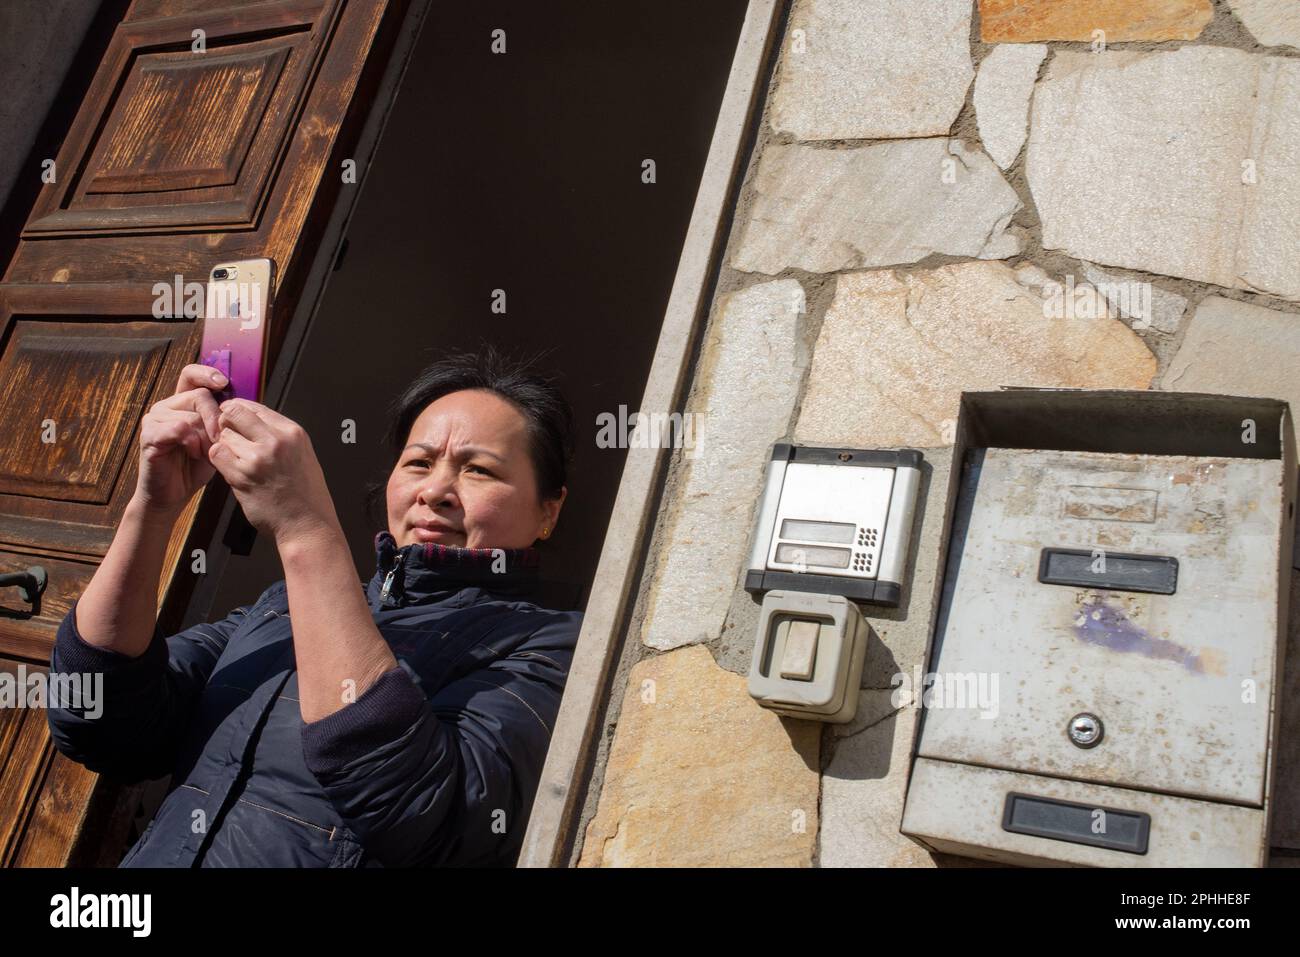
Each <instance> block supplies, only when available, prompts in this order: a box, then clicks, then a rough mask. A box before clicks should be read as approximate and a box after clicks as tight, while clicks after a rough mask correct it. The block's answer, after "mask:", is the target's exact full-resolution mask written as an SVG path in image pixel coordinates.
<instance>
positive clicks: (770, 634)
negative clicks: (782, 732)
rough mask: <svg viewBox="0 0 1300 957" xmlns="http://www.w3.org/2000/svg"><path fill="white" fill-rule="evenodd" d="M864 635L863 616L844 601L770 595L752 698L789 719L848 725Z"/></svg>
mask: <svg viewBox="0 0 1300 957" xmlns="http://www.w3.org/2000/svg"><path fill="white" fill-rule="evenodd" d="M867 634H868V628H867V623H866V621H865V619H863V617H862V612H860V611H859V610H858V607H857V606H856V605H855V604H854V603H853V602H851V601H849V600H848V599H847V598H844V597H842V596H840V595H818V594H810V593H808V592H795V591H779V590H777V591H769V592H768V593H767V594H766V595H764V596H763V607H762V609H761V611H760V612H759V617H758V634H757V638H756V640H755V642H754V654H753V657H752V658H751V659H750V666H749V693H750V695H752V696H753V697H754V699H755V700H757V701H758V702H759V704H761V705H763V706H764V707H766V708H771V709H772V710H773V711H775V712H777V713H778V714H783V715H786V716H787V717H791V718H805V719H809V720H812V721H827V722H831V723H833V724H840V723H843V722H846V721H852V720H853V716H854V715H855V714H856V713H857V708H858V686H859V685H860V684H861V683H862V666H863V662H864V661H865V660H866V648H867Z"/></svg>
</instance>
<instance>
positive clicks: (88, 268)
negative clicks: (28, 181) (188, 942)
mask: <svg viewBox="0 0 1300 957" xmlns="http://www.w3.org/2000/svg"><path fill="white" fill-rule="evenodd" d="M406 6H407V3H406V0H271V2H251V0H242V2H241V0H134V2H133V3H132V4H131V6H130V7H129V8H128V10H127V12H126V14H125V16H124V18H123V21H122V23H121V24H119V25H118V26H117V28H116V31H115V33H114V35H113V37H112V40H111V41H110V43H109V44H108V47H107V50H106V52H105V54H104V57H103V59H102V61H101V63H100V65H99V68H98V71H97V72H96V74H95V78H94V81H93V82H92V83H91V85H90V88H89V91H88V93H87V94H86V96H85V98H84V100H83V101H82V103H81V104H80V108H79V110H78V112H77V115H76V119H75V120H74V122H73V124H72V127H71V129H70V131H69V133H68V135H67V137H66V139H65V140H64V142H63V145H62V147H61V148H60V150H59V153H58V155H57V157H56V158H55V166H54V176H53V182H49V183H47V184H45V185H44V186H43V187H42V191H41V193H40V195H39V196H38V198H37V200H36V202H35V205H34V207H33V209H32V211H31V214H30V216H29V217H28V218H27V221H26V225H25V226H24V227H23V229H22V233H21V235H20V237H19V241H18V243H17V245H16V247H15V250H14V254H13V257H12V259H11V261H10V262H9V263H8V265H7V268H5V269H4V272H3V280H2V281H0V574H2V573H7V572H21V571H26V570H27V569H28V567H29V566H40V567H41V568H43V569H44V570H45V572H46V573H47V576H48V585H47V586H46V590H45V592H44V594H43V595H42V596H41V599H40V601H39V603H38V605H37V606H35V607H32V606H28V605H27V603H26V602H24V601H23V600H22V599H21V597H20V595H19V592H18V589H16V588H12V587H8V588H0V670H3V671H9V672H15V671H16V670H17V669H19V668H20V667H21V668H25V669H26V671H27V672H28V673H30V672H31V671H33V670H35V669H40V668H43V667H45V666H47V665H48V662H49V654H50V648H51V644H52V641H53V636H54V632H55V629H56V628H57V626H58V623H59V622H60V620H61V619H62V618H63V617H64V615H65V614H66V613H67V611H68V609H69V607H70V606H71V604H72V602H73V600H74V599H75V598H76V597H77V596H78V595H79V594H80V593H81V591H82V589H83V588H84V587H85V585H86V583H87V582H88V581H89V580H90V577H91V575H93V574H94V571H95V568H96V567H97V564H98V562H99V561H100V560H101V559H102V558H103V556H104V553H105V552H106V551H107V549H108V546H109V543H110V542H111V541H112V538H113V534H114V530H115V528H116V527H117V524H118V522H119V521H120V518H121V515H122V512H123V509H124V507H125V505H126V503H127V501H128V500H129V499H130V497H131V494H132V493H133V491H134V489H135V483H136V477H137V465H138V455H139V424H140V419H141V417H142V416H143V415H144V413H145V412H146V410H147V409H148V408H149V407H150V406H151V405H152V404H153V403H154V402H157V401H158V400H159V399H162V398H164V397H166V396H168V395H170V394H171V393H172V392H173V391H174V389H175V385H176V379H177V376H178V375H179V373H180V370H181V368H182V367H183V366H184V365H185V364H186V363H189V362H193V361H196V360H197V358H198V352H199V342H200V337H201V331H202V330H201V319H199V318H197V317H196V316H194V315H193V314H187V313H186V311H185V310H184V309H183V308H182V306H183V303H184V296H182V298H181V301H180V302H176V301H172V302H171V303H170V311H169V309H168V302H167V300H166V299H165V298H164V297H161V296H160V292H161V285H160V284H162V285H169V286H172V287H173V288H176V284H177V283H178V282H179V283H180V289H181V290H182V292H184V290H185V288H186V286H185V284H187V283H199V284H202V283H203V282H204V281H205V280H206V278H207V274H208V270H209V269H210V268H211V266H212V265H213V264H214V263H216V262H220V261H227V260H235V259H245V258H258V257H268V258H270V259H272V260H273V261H274V262H275V265H276V270H277V274H278V276H277V281H276V286H277V290H276V294H275V300H274V304H273V306H272V308H271V310H270V311H269V314H268V322H269V327H268V335H269V337H270V362H271V363H272V368H275V366H276V364H277V363H283V362H287V361H289V360H291V359H292V356H289V355H287V354H282V353H285V352H286V350H285V343H286V333H287V331H288V330H289V328H290V326H291V324H292V323H293V322H294V321H296V320H295V318H294V317H295V312H296V310H298V309H299V307H300V306H303V307H304V308H305V305H306V302H307V300H308V299H309V298H310V297H311V293H310V288H311V287H310V283H308V280H307V277H308V272H309V267H311V266H312V263H313V261H314V257H315V253H316V249H317V247H318V245H319V244H320V242H321V238H322V233H323V232H324V227H325V224H326V222H327V221H329V220H330V218H331V213H332V212H333V211H334V210H335V207H336V206H341V205H343V204H344V203H346V202H347V201H348V198H349V197H348V194H347V193H345V192H344V191H345V190H355V189H356V188H357V187H356V185H354V183H355V180H353V181H352V182H348V177H346V176H345V175H344V169H345V161H347V160H349V159H352V157H351V154H350V150H352V149H353V148H355V147H356V145H357V142H358V138H359V134H360V131H361V129H362V125H363V124H364V123H365V120H366V115H367V112H368V110H369V107H370V100H371V98H372V97H373V94H374V91H375V89H376V87H377V82H378V81H377V78H378V76H379V75H380V74H381V73H383V72H384V70H385V61H386V59H387V57H388V56H389V55H390V54H391V52H392V50H393V49H394V41H395V40H396V37H397V32H398V29H399V27H400V25H401V24H402V21H403V14H404V12H405V8H406ZM199 41H201V42H199ZM358 165H360V164H358ZM31 174H32V175H38V172H32V173H31ZM358 178H359V176H358ZM317 271H319V267H318V269H317ZM314 274H315V273H313V275H314ZM305 287H306V288H307V289H308V293H307V294H304V288H305ZM160 316H161V317H160ZM296 341H297V339H290V342H296ZM290 348H293V347H292V346H290ZM268 378H269V376H268ZM228 495H229V489H228V488H227V487H226V486H225V485H224V484H223V483H222V482H221V480H220V477H219V476H218V477H217V478H216V479H214V480H213V481H212V482H211V483H209V485H208V486H207V487H206V488H205V489H203V490H201V491H200V492H199V493H198V494H196V495H195V497H194V499H193V500H192V501H191V502H190V503H189V506H188V507H187V509H186V511H185V513H184V515H183V516H182V518H181V519H180V520H179V521H178V523H177V525H176V527H175V529H174V530H173V534H172V538H171V542H170V546H169V550H168V558H167V562H166V565H165V568H164V572H163V576H162V581H161V582H160V583H159V591H158V607H159V614H160V620H161V621H162V624H163V626H164V628H166V629H168V632H169V633H170V632H171V631H174V630H178V628H179V619H180V616H181V615H182V614H183V613H184V608H185V606H186V602H187V601H188V598H189V596H190V594H191V592H192V590H193V588H194V586H195V580H196V576H195V575H194V574H193V573H192V572H191V570H190V569H191V561H190V560H189V556H190V555H191V550H192V549H195V548H208V547H209V546H210V544H211V541H212V537H213V535H214V531H215V526H216V523H217V519H218V518H219V516H220V513H221V509H222V507H223V506H224V504H225V499H226V496H228ZM223 613H224V611H223ZM130 797H131V794H130V792H129V791H126V790H124V789H123V788H121V787H120V785H118V784H116V783H114V782H112V781H110V780H107V779H100V777H99V776H98V775H95V774H92V773H91V772H89V771H87V770H85V769H84V768H82V767H80V766H79V765H76V764H74V763H73V762H71V761H68V760H67V759H65V758H64V757H63V756H62V755H60V754H58V753H57V752H55V751H54V750H53V748H52V746H51V744H50V740H49V734H48V726H47V724H46V717H45V713H44V711H42V710H34V709H6V708H0V863H3V864H5V865H9V866H14V865H18V866H28V865H43V866H59V865H65V864H68V863H86V864H97V863H98V864H109V865H112V864H116V862H117V860H118V859H119V858H120V856H121V854H122V853H123V852H124V850H125V844H124V841H125V837H126V825H127V823H128V822H127V820H126V816H125V814H124V813H123V811H124V808H125V807H126V806H127V803H128V801H129V799H130Z"/></svg>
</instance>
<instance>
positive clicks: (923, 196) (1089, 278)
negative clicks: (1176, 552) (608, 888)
mask: <svg viewBox="0 0 1300 957" xmlns="http://www.w3.org/2000/svg"><path fill="white" fill-rule="evenodd" d="M1298 48H1300V2H1297V0H1220V2H1213V3H1212V2H1211V0H1014V2H1013V0H978V2H977V3H976V2H973V0H795V2H794V3H793V5H792V9H791V11H790V14H789V20H788V22H787V23H786V24H785V31H784V34H783V36H782V37H781V38H780V55H779V58H778V62H777V64H776V72H775V75H774V77H773V78H772V81H771V84H770V86H769V88H768V91H767V92H768V95H767V101H766V104H765V108H764V112H763V116H762V129H761V132H760V133H759V136H758V140H757V143H756V147H755V150H754V153H753V156H752V157H751V158H750V164H749V168H748V171H747V174H746V180H745V185H744V187H743V190H742V193H741V196H740V201H739V205H738V208H737V210H736V216H735V220H734V226H733V229H732V232H731V235H730V237H729V240H728V245H727V248H726V251H725V259H724V267H723V270H722V274H721V277H720V280H719V285H718V293H717V295H716V298H715V301H714V303H713V307H712V310H711V314H710V318H709V325H708V328H707V331H706V335H705V341H704V345H703V347H702V351H701V355H700V357H699V360H698V363H697V366H696V372H695V377H694V380H693V385H692V391H691V395H690V399H689V402H688V405H687V409H688V411H692V412H696V413H700V414H702V415H703V422H704V429H703V434H704V435H705V441H704V442H703V443H702V447H700V448H697V449H695V450H694V451H693V452H692V453H691V454H686V453H684V452H676V453H674V455H675V458H674V461H673V465H672V469H671V472H670V475H669V478H668V482H667V486H666V489H665V496H664V500H663V501H664V506H663V509H662V511H661V513H660V517H659V522H658V525H657V527H656V529H655V534H654V539H653V541H652V545H651V548H650V553H649V559H648V564H647V567H646V569H645V574H644V576H643V588H642V593H641V594H640V595H639V596H638V601H637V605H636V611H635V617H634V619H633V624H632V629H631V631H630V633H629V634H628V636H627V640H626V642H625V648H624V654H623V659H622V661H621V663H620V667H619V671H618V674H617V675H616V678H615V685H614V687H615V691H614V695H613V700H612V701H611V703H610V708H609V713H608V716H607V718H608V720H607V727H606V734H605V735H604V736H603V739H602V741H601V743H600V751H599V754H598V756H597V771H596V774H595V777H594V779H593V781H592V785H591V787H590V789H589V792H588V795H587V801H586V808H585V811H584V815H583V819H582V833H581V834H580V836H579V839H578V845H577V847H576V848H575V853H574V858H573V860H574V862H575V863H577V864H579V866H602V865H604V866H609V865H615V866H617V865H742V866H743V865H765V864H793V865H800V866H934V865H936V864H942V865H962V864H969V863H973V862H970V861H964V860H961V859H955V858H944V857H942V856H940V855H932V854H930V853H929V852H927V851H925V850H923V849H922V848H920V847H919V846H918V845H916V844H914V843H912V842H911V841H909V840H908V839H907V838H905V837H903V836H902V835H900V834H899V832H898V824H899V820H900V818H901V813H902V803H903V794H904V787H905V783H906V775H907V761H908V753H909V749H910V746H911V742H912V732H913V728H914V724H915V720H916V713H915V709H914V708H912V707H904V708H896V707H894V705H893V704H892V703H891V694H890V690H889V689H890V687H891V685H890V679H891V678H892V676H893V675H895V674H897V673H899V672H904V673H911V671H912V669H913V667H914V666H919V667H924V655H925V649H926V642H927V639H928V636H929V633H930V630H931V624H932V619H931V616H932V614H933V611H934V608H935V605H936V600H937V586H938V582H937V581H936V568H937V565H938V562H939V557H940V556H939V539H940V534H941V531H942V529H941V524H942V521H943V515H942V511H943V509H942V506H943V500H944V494H945V490H946V487H947V482H948V472H949V467H950V464H951V462H950V459H951V443H952V440H953V437H954V426H955V418H956V412H957V404H958V398H959V396H960V393H961V392H962V391H963V390H970V389H996V388H998V387H1000V386H1003V385H1022V386H1073V387H1086V388H1126V389H1169V390H1177V391H1192V392H1195V391H1206V392H1223V393H1236V394H1245V395H1269V396H1276V397H1279V398H1283V399H1286V400H1288V401H1289V402H1290V403H1291V404H1292V408H1293V411H1300V374H1297V368H1298V367H1300V362H1298V361H1297V360H1300V315H1297V313H1300V242H1297V235H1298V234H1300V177H1298V176H1297V175H1296V174H1297V171H1298V170H1297V167H1298V166H1300V51H1298ZM777 441H793V442H795V443H797V444H802V445H822V444H826V445H847V446H856V447H863V448H872V447H885V448H891V447H902V446H907V447H914V448H920V449H922V450H923V451H924V455H925V459H926V467H925V480H924V484H923V487H922V491H921V502H920V503H919V504H920V508H921V515H922V518H921V519H920V523H919V524H920V531H919V537H918V538H917V539H916V540H915V543H914V552H913V555H912V557H911V560H910V566H911V567H910V568H909V570H908V579H907V581H908V585H907V588H906V591H905V594H904V602H903V605H902V606H901V607H900V608H899V609H898V610H897V611H889V610H879V609H871V608H869V607H867V608H864V612H865V613H866V615H867V620H868V622H869V623H870V624H871V626H872V628H873V629H874V631H875V632H876V634H877V635H878V636H879V638H880V641H874V642H873V643H872V645H871V650H870V651H869V653H868V658H867V662H866V669H865V672H864V675H863V681H862V690H861V692H860V694H861V699H860V702H861V703H860V707H859V712H858V716H857V718H856V719H855V720H854V721H853V722H852V723H851V724H848V725H842V726H824V725H821V724H818V723H813V722H805V721H799V720H793V719H786V718H780V717H777V716H776V715H774V714H773V713H772V712H770V711H768V710H765V709H763V708H760V707H759V706H758V705H757V704H755V703H754V702H753V701H752V700H751V699H750V697H749V695H748V694H747V692H746V688H745V680H744V675H745V674H746V672H747V671H748V667H749V655H750V650H751V645H752V641H753V634H754V629H755V627H756V623H757V609H758V605H757V603H756V602H754V600H753V599H752V598H751V597H750V596H749V595H748V594H747V593H746V592H745V591H744V590H743V589H742V588H741V580H742V578H743V568H744V565H745V560H746V556H747V549H748V542H749V535H750V530H751V527H752V522H753V520H754V514H755V510H756V506H757V499H758V495H759V493H760V491H761V488H762V480H763V472H764V467H765V465H766V459H767V455H768V452H769V450H770V448H771V446H772V444H773V443H774V442H777ZM1292 606H1293V610H1292V634H1291V644H1290V651H1289V653H1288V662H1289V668H1288V672H1289V673H1288V676H1287V681H1286V682H1285V690H1284V696H1285V698H1286V699H1287V701H1288V704H1289V706H1290V707H1291V710H1290V711H1289V712H1287V714H1286V715H1285V718H1284V722H1285V730H1284V732H1283V738H1282V742H1281V752H1280V753H1281V759H1280V777H1279V783H1278V784H1277V785H1276V788H1275V790H1276V794H1275V798H1276V800H1277V804H1276V807H1275V811H1274V837H1273V841H1272V843H1273V844H1274V845H1275V847H1277V848H1281V849H1283V850H1281V851H1280V852H1279V853H1277V854H1275V858H1274V859H1275V861H1277V862H1280V863H1287V862H1294V861H1295V860H1296V859H1297V857H1298V855H1296V854H1295V853H1294V850H1295V849H1300V800H1298V799H1297V792H1300V713H1297V712H1298V711H1300V709H1297V708H1296V707H1295V706H1294V703H1296V702H1297V701H1300V667H1297V666H1298V665H1300V638H1298V637H1297V632H1298V631H1300V628H1298V627H1297V626H1300V590H1298V589H1296V588H1294V587H1293V589H1292ZM1286 849H1292V853H1290V854H1288V852H1287V850H1286Z"/></svg>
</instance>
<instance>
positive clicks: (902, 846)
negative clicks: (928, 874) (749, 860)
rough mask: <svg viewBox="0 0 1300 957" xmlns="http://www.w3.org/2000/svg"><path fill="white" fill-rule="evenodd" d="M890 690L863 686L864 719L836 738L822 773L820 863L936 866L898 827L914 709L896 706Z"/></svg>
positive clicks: (856, 865) (861, 700) (861, 704)
mask: <svg viewBox="0 0 1300 957" xmlns="http://www.w3.org/2000/svg"><path fill="white" fill-rule="evenodd" d="M892 695H893V692H891V691H875V690H867V691H862V692H861V699H860V703H859V705H858V709H859V715H860V716H864V717H865V721H863V722H862V726H861V727H860V728H855V729H854V731H853V733H852V734H850V735H848V736H846V737H841V738H839V739H838V740H836V741H835V754H834V756H833V757H832V758H831V761H830V763H829V764H828V765H827V766H826V771H825V773H824V774H823V775H822V803H821V822H820V823H821V829H820V834H819V837H818V844H819V847H820V852H819V854H818V862H819V863H820V866H822V867H934V866H935V862H934V859H933V858H932V857H931V855H930V852H929V851H927V850H926V849H925V848H923V847H921V846H920V845H919V844H917V843H916V842H915V841H913V840H911V839H910V838H908V837H905V836H904V835H903V834H902V833H901V832H900V831H899V830H898V825H899V823H900V822H901V821H902V820H903V801H904V798H905V797H906V792H907V772H908V762H909V760H910V754H911V747H912V736H913V734H914V732H915V729H916V719H917V715H918V710H917V709H916V708H915V707H914V706H908V707H904V708H895V707H894V706H893V705H892V703H891V696H892ZM856 723H858V722H855V724H856Z"/></svg>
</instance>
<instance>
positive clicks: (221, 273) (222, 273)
mask: <svg viewBox="0 0 1300 957" xmlns="http://www.w3.org/2000/svg"><path fill="white" fill-rule="evenodd" d="M228 275H230V273H229V272H227V271H226V270H225V269H214V270H213V271H212V278H213V279H225V278H226V276H228Z"/></svg>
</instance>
